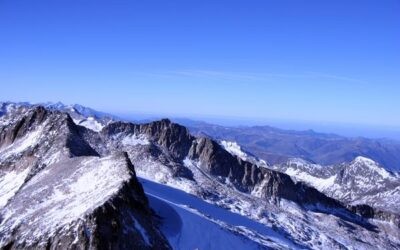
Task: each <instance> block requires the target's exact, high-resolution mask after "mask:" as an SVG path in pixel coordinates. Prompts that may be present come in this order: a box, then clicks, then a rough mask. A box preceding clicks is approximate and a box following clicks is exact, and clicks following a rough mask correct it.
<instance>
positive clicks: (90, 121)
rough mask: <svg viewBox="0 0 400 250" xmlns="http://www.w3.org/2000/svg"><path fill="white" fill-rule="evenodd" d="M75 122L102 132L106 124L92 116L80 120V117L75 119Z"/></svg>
mask: <svg viewBox="0 0 400 250" xmlns="http://www.w3.org/2000/svg"><path fill="white" fill-rule="evenodd" d="M74 123H75V124H76V125H79V126H83V127H85V128H87V129H90V130H93V131H95V132H100V131H101V130H102V129H103V128H104V125H103V124H101V123H100V122H98V121H97V120H96V119H95V118H94V117H92V116H90V117H88V118H86V119H83V120H79V119H74Z"/></svg>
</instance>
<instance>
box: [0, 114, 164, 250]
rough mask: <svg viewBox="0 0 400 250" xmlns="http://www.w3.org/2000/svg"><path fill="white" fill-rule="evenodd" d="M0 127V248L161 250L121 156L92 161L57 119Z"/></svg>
mask: <svg viewBox="0 0 400 250" xmlns="http://www.w3.org/2000/svg"><path fill="white" fill-rule="evenodd" d="M7 124H8V125H7V126H0V159H1V160H0V194H2V195H1V204H0V205H1V209H0V248H2V249H3V248H4V249H55V248H58V249H84V248H94V249H101V248H118V249H132V248H140V249H169V244H168V242H167V241H166V240H165V238H164V236H163V235H162V234H161V232H160V231H159V230H158V226H157V220H156V219H155V217H154V215H153V213H152V212H151V210H150V208H149V207H148V201H147V198H146V196H145V195H144V193H143V189H142V187H141V185H140V184H139V183H138V182H137V179H136V175H135V172H134V168H133V165H132V164H131V162H130V160H129V158H128V157H127V155H126V154H122V153H116V154H113V155H109V156H105V157H103V158H99V157H98V154H97V153H96V152H95V151H94V150H93V149H92V148H91V147H90V146H89V145H88V144H87V143H85V141H84V139H83V138H81V137H80V135H79V133H80V130H82V129H83V130H86V129H84V128H82V127H78V126H76V125H75V124H74V123H73V122H72V119H71V118H70V117H69V116H68V115H67V114H64V113H60V112H58V111H57V112H52V111H48V110H46V109H44V108H42V107H37V108H33V109H31V110H27V111H26V112H25V113H24V115H22V116H20V117H19V119H18V118H16V119H15V121H13V122H9V123H7Z"/></svg>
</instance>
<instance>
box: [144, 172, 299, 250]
mask: <svg viewBox="0 0 400 250" xmlns="http://www.w3.org/2000/svg"><path fill="white" fill-rule="evenodd" d="M139 180H140V182H141V183H142V185H143V188H144V190H145V193H146V195H147V196H148V197H149V201H150V206H151V207H152V208H153V209H154V210H155V211H156V212H157V214H158V215H159V216H161V217H162V218H163V219H164V220H163V226H162V230H163V233H164V234H165V235H166V237H167V238H168V240H169V242H170V244H171V245H172V247H173V248H174V249H209V250H214V249H215V250H220V249H232V250H233V249H238V250H240V249H259V248H262V247H265V246H266V245H268V246H269V247H274V248H288V249H289V248H291V249H293V248H298V247H297V246H296V245H294V244H293V243H292V242H291V241H290V240H288V239H286V238H284V237H282V235H280V234H278V233H276V232H275V231H274V230H272V229H270V228H268V227H267V226H265V225H263V224H261V223H258V222H256V221H253V220H251V219H249V218H247V217H245V216H242V215H240V214H236V213H232V212H230V211H229V210H226V209H224V208H221V207H218V206H216V205H213V204H210V203H207V202H205V201H203V200H202V199H200V198H197V197H195V196H193V195H191V194H188V193H185V192H183V191H181V190H179V189H175V188H172V187H168V186H166V185H162V184H158V183H155V182H152V181H150V180H147V179H142V178H139ZM277 243H278V244H277Z"/></svg>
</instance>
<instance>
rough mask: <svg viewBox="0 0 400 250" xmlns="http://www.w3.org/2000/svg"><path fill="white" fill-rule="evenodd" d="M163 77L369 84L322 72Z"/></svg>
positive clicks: (184, 73)
mask: <svg viewBox="0 0 400 250" xmlns="http://www.w3.org/2000/svg"><path fill="white" fill-rule="evenodd" d="M161 75H163V76H168V75H169V76H172V75H175V76H184V77H195V78H213V79H224V80H249V81H275V80H276V79H277V78H301V79H307V78H308V79H311V78H314V79H318V78H319V79H330V80H338V81H342V82H350V83H368V82H367V81H364V80H361V79H356V78H352V77H347V76H341V75H334V74H326V73H321V72H304V73H302V74H272V73H271V74H255V73H241V72H239V73H236V72H226V71H212V70H181V71H168V72H165V73H163V74H161Z"/></svg>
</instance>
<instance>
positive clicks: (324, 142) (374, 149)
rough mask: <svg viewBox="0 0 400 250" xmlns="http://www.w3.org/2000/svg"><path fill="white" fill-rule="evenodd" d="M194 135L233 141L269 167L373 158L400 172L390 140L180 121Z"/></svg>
mask: <svg viewBox="0 0 400 250" xmlns="http://www.w3.org/2000/svg"><path fill="white" fill-rule="evenodd" d="M180 122H181V123H182V124H183V125H185V126H187V127H188V128H189V129H190V131H191V132H192V133H193V134H195V135H201V136H209V137H211V138H214V139H216V140H226V141H233V142H237V143H238V144H240V146H241V147H242V149H243V150H244V151H248V152H251V153H252V154H253V155H255V156H257V157H258V158H260V159H263V160H265V161H267V162H268V163H270V164H280V163H284V162H286V161H287V160H289V159H291V158H302V159H304V160H306V161H308V162H311V163H316V164H320V165H332V164H341V163H345V162H350V161H352V160H354V159H355V158H356V157H358V156H364V157H366V158H370V159H372V160H374V161H376V162H378V163H379V164H381V166H383V167H385V168H386V169H388V170H390V171H400V142H398V141H394V140H389V139H368V138H363V137H357V138H348V137H344V136H339V135H335V134H325V133H317V132H314V131H313V130H307V131H294V130H283V129H278V128H274V127H270V126H254V127H226V126H219V125H213V124H208V123H204V122H193V121H188V120H181V121H180Z"/></svg>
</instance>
